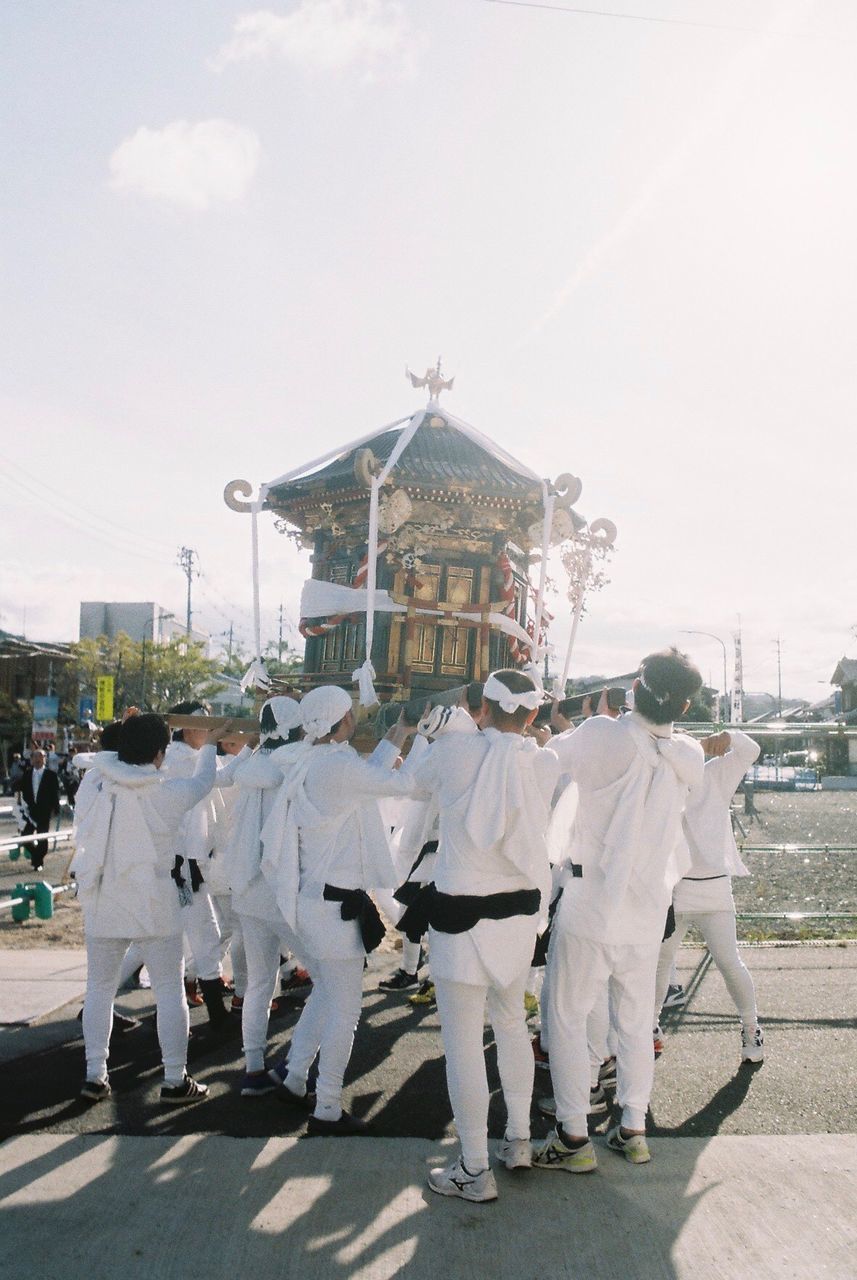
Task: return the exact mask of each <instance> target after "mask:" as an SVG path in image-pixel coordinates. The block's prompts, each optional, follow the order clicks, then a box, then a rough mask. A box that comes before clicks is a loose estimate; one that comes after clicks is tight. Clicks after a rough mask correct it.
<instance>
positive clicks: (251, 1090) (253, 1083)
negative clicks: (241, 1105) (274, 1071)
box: [241, 1070, 277, 1098]
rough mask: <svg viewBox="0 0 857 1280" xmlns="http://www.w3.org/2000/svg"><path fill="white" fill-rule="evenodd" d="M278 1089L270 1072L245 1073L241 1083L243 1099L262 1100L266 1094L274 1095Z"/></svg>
mask: <svg viewBox="0 0 857 1280" xmlns="http://www.w3.org/2000/svg"><path fill="white" fill-rule="evenodd" d="M276 1088H277V1086H276V1085H275V1084H274V1081H273V1080H272V1079H271V1072H270V1071H264V1070H262V1071H245V1072H244V1079H243V1080H242V1081H241V1097H242V1098H261V1097H264V1095H265V1094H266V1093H274V1092H275V1091H276Z"/></svg>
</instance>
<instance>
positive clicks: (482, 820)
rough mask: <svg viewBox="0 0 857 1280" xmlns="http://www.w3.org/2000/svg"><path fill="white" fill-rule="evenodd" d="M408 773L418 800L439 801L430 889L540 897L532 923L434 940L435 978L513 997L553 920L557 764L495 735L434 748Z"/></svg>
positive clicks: (482, 927) (531, 744) (525, 741)
mask: <svg viewBox="0 0 857 1280" xmlns="http://www.w3.org/2000/svg"><path fill="white" fill-rule="evenodd" d="M483 766H485V773H484V774H483V773H482V770H483ZM403 773H405V774H406V776H411V777H412V778H413V783H414V787H415V794H416V795H417V796H418V797H423V798H428V797H434V800H435V802H436V804H437V807H438V810H439V813H440V827H439V848H438V853H437V859H436V862H435V867H434V883H435V887H436V888H437V889H438V890H439V891H440V892H441V893H448V894H463V895H477V896H485V895H488V894H494V893H512V892H517V891H519V890H527V889H538V890H539V892H540V894H541V911H540V913H538V914H536V915H533V916H510V917H508V918H507V919H505V920H480V921H479V922H478V924H476V925H475V926H474V928H472V929H469V930H467V931H466V932H464V933H457V934H450V933H440V932H438V931H436V930H434V929H432V930H431V931H430V939H431V968H432V974H433V975H434V976H435V977H439V978H444V979H446V980H447V981H451V982H463V983H470V984H476V985H480V986H481V985H486V986H487V985H494V986H498V987H500V988H503V987H507V986H509V984H510V983H512V982H513V981H515V979H516V978H518V977H519V976H520V974H521V972H522V971H523V970H524V969H526V968H528V967H529V965H530V961H531V958H532V953H533V946H534V943H535V939H536V933H537V930H538V927H539V920H540V915H542V916H543V915H544V913H546V911H547V904H548V900H549V897H550V883H551V877H550V864H549V862H548V855H547V847H546V844H545V830H546V827H547V822H548V814H549V809H550V801H551V797H552V795H553V791H554V788H555V786H556V782H557V778H558V776H559V764H558V761H557V758H556V756H555V755H554V753H553V752H552V751H551V750H549V749H540V748H539V747H537V746H536V743H535V741H534V740H533V739H532V738H524V737H522V736H521V735H520V734H515V733H500V732H498V730H496V729H491V728H489V729H486V730H484V731H483V732H482V733H475V734H463V733H451V734H448V735H445V736H443V737H440V738H438V739H437V741H435V742H434V743H432V746H431V748H430V750H429V751H427V752H425V753H424V754H423V756H422V757H421V758H420V759H419V760H418V761H417V762H416V764H415V765H414V766H413V767H412V768H411V767H409V763H406V765H405V766H404V768H403Z"/></svg>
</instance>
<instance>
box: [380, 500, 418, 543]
mask: <svg viewBox="0 0 857 1280" xmlns="http://www.w3.org/2000/svg"><path fill="white" fill-rule="evenodd" d="M412 512H413V503H412V502H411V500H410V498H409V497H408V495H407V493H406V492H405V490H404V489H396V490H395V492H394V493H391V494H390V495H389V497H385V498H382V500H381V502H380V505H379V507H378V531H379V533H384V534H390V533H395V532H396V530H397V529H400V528H401V527H402V525H403V524H406V523H407V521H408V520H410V518H411V514H412Z"/></svg>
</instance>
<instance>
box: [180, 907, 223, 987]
mask: <svg viewBox="0 0 857 1280" xmlns="http://www.w3.org/2000/svg"><path fill="white" fill-rule="evenodd" d="M181 920H182V928H183V929H184V932H185V937H186V938H187V944H188V948H189V951H190V957H189V958H188V963H187V971H188V975H189V976H190V977H192V978H201V979H202V980H203V981H204V982H205V981H211V979H213V978H220V977H221V976H222V974H223V968H222V966H221V963H220V928H219V926H218V924H217V916H216V915H215V914H214V906H213V904H212V901H211V895H210V894H209V893H207V892H206V890H205V888H202V889H200V890H199V891H198V892H197V893H195V894H194V895H193V902H192V903H191V904H190V906H188V907H182V912H181Z"/></svg>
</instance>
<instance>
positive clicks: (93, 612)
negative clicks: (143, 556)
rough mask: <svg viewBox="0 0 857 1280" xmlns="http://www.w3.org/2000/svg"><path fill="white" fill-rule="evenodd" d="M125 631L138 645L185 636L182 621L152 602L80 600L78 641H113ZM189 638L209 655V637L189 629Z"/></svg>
mask: <svg viewBox="0 0 857 1280" xmlns="http://www.w3.org/2000/svg"><path fill="white" fill-rule="evenodd" d="M120 632H124V633H125V635H127V636H128V637H129V638H130V639H131V640H136V641H137V643H138V644H139V643H140V642H141V641H143V640H145V641H146V642H147V643H150V644H168V643H169V641H170V640H172V638H173V637H174V636H178V637H180V638H184V637H185V636H186V634H187V631H186V628H185V626H184V623H183V622H182V620H181V618H179V617H177V616H176V615H175V614H172V613H170V612H169V611H168V610H167V609H164V608H162V607H161V605H159V604H157V603H156V602H155V601H154V600H145V601H125V600H111V601H107V600H83V601H81V605H80V638H81V640H97V639H98V637H99V636H106V637H107V639H108V640H115V639H116V637H117V635H119V633H120ZM190 635H191V639H192V640H195V641H197V642H198V643H200V644H203V645H205V650H206V653H207V652H208V643H209V637H208V635H207V634H206V633H205V632H204V631H195V630H193V629H192V630H191V633H190Z"/></svg>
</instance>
